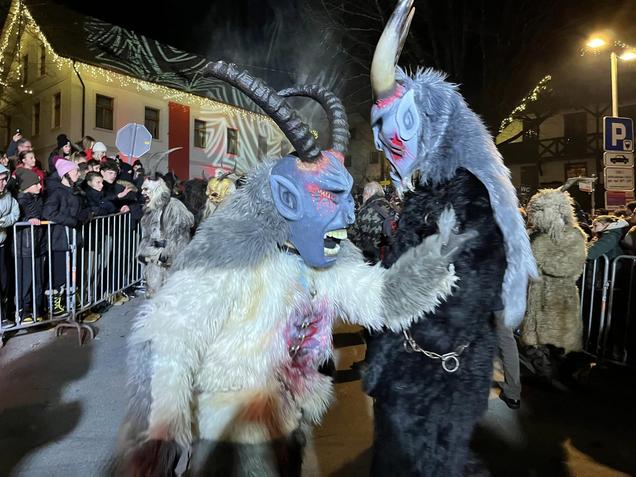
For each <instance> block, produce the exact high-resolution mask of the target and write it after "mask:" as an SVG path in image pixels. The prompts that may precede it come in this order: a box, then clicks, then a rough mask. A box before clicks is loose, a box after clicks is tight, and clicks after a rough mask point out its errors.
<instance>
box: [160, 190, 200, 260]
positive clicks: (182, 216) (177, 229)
mask: <svg viewBox="0 0 636 477" xmlns="http://www.w3.org/2000/svg"><path fill="white" fill-rule="evenodd" d="M193 226H194V216H193V215H192V213H191V212H190V211H189V210H188V209H187V207H186V206H185V205H184V204H183V203H182V202H181V201H180V200H178V199H170V203H169V204H168V205H167V206H166V209H165V210H164V211H163V218H162V228H163V230H162V231H161V232H162V233H161V235H162V237H163V239H164V240H165V246H164V247H163V249H162V250H161V254H160V256H159V261H160V262H162V263H164V264H165V265H166V266H170V265H172V262H173V261H174V257H175V256H176V255H177V254H178V253H179V252H181V251H182V250H183V249H184V248H185V246H186V245H188V242H190V231H191V230H192V227H193Z"/></svg>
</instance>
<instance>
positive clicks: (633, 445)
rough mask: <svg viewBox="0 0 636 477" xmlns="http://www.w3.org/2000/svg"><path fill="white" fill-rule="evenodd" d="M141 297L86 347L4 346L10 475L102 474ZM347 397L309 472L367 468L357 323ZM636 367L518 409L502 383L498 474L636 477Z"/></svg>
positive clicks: (494, 453) (479, 443)
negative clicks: (508, 401) (128, 341)
mask: <svg viewBox="0 0 636 477" xmlns="http://www.w3.org/2000/svg"><path fill="white" fill-rule="evenodd" d="M139 303H140V299H136V300H133V301H132V302H130V303H127V304H125V305H123V306H120V307H112V308H111V309H110V311H109V312H108V313H107V314H106V315H105V316H104V317H103V318H102V319H101V320H100V321H98V322H97V323H95V326H96V328H98V334H97V337H96V339H95V340H94V341H93V342H91V343H88V344H87V345H85V346H83V347H81V348H80V347H78V345H77V337H76V336H75V335H74V334H72V333H71V332H68V333H67V335H65V336H62V337H59V338H56V337H55V336H54V333H53V331H50V330H48V331H40V332H37V333H31V334H27V335H19V336H13V337H10V338H9V340H8V341H7V343H6V345H5V347H4V348H3V349H1V350H0V366H1V368H0V369H1V370H2V371H1V373H0V389H1V390H2V391H1V393H0V476H9V475H10V476H14V475H15V476H47V477H54V476H97V475H101V474H102V473H103V470H104V468H105V466H106V465H107V463H108V460H109V457H110V455H111V451H112V449H113V446H114V442H115V437H116V435H117V430H118V427H119V424H120V422H121V418H122V415H123V410H124V407H125V401H124V400H125V394H124V391H123V390H124V386H125V380H126V376H125V344H126V336H127V334H128V331H129V329H130V324H131V320H132V317H133V316H134V314H135V312H136V309H137V307H138V305H139ZM334 342H335V344H336V347H337V365H338V372H337V374H336V381H337V384H336V392H337V402H336V403H335V404H334V405H333V406H332V408H331V409H330V411H329V413H328V414H327V416H326V417H325V420H324V422H323V423H322V425H321V426H319V427H318V428H316V430H315V435H314V439H313V444H314V445H313V448H312V449H309V450H308V453H307V456H306V462H305V475H308V476H336V477H345V476H347V477H349V476H352V477H355V476H364V475H368V470H369V462H370V445H371V441H372V407H371V401H370V400H369V398H367V397H366V396H365V395H364V394H363V393H362V390H361V386H360V381H359V379H358V376H357V373H356V372H355V371H352V370H351V369H350V366H351V364H352V363H353V362H355V361H358V360H360V359H362V358H363V356H364V346H363V345H362V344H361V341H360V338H359V335H358V334H357V333H356V329H354V328H351V327H340V328H338V330H337V334H336V336H335V339H334ZM634 374H636V373H634V372H631V373H629V372H624V371H617V370H614V369H601V368H600V367H596V368H591V369H590V371H589V372H588V373H584V374H583V375H582V376H581V379H580V382H581V384H579V385H578V386H577V387H576V388H574V389H571V390H570V391H565V392H564V391H557V390H554V389H551V388H550V387H548V386H545V385H542V384H539V383H530V382H529V381H528V380H526V381H525V382H524V390H523V396H522V407H521V409H520V410H518V411H514V410H510V409H508V407H507V406H506V405H505V404H504V403H503V401H501V400H500V399H498V398H497V394H496V392H495V391H494V389H493V392H492V393H491V400H490V406H489V410H488V413H487V414H486V415H485V416H484V419H483V420H482V423H481V425H480V427H479V429H478V431H477V433H476V435H475V438H474V443H473V447H474V449H475V452H476V453H477V455H479V457H480V458H481V460H482V461H483V462H484V464H485V465H486V467H488V469H489V470H490V471H491V472H492V473H493V475H495V476H528V477H534V476H537V477H542V476H577V477H579V476H580V477H588V476H589V477H610V476H612V477H613V476H626V475H636V418H635V416H636V413H635V411H634V407H635V406H636V384H635V381H636V378H635V377H634Z"/></svg>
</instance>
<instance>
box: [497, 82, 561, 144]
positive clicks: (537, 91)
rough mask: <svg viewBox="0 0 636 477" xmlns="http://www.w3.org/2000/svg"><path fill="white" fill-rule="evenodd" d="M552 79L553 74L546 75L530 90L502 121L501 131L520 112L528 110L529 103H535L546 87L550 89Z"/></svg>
mask: <svg viewBox="0 0 636 477" xmlns="http://www.w3.org/2000/svg"><path fill="white" fill-rule="evenodd" d="M551 80H552V76H550V75H545V76H544V77H543V78H542V79H541V81H539V83H537V85H536V86H535V87H534V89H533V90H532V91H530V93H528V95H527V96H525V97H524V98H523V99H522V100H521V103H519V104H518V105H517V107H515V109H513V110H512V112H511V113H510V115H509V116H508V117H507V118H506V119H504V120H503V121H501V125H500V126H499V132H500V133H501V132H502V131H503V130H504V129H506V128H507V127H508V125H509V124H510V123H512V122H513V121H514V120H515V119H516V117H517V115H518V114H519V113H522V112H523V111H525V110H526V108H527V107H528V104H529V103H534V102H535V101H537V100H538V99H539V96H540V95H541V93H542V92H543V91H545V90H546V89H548V83H550V81H551Z"/></svg>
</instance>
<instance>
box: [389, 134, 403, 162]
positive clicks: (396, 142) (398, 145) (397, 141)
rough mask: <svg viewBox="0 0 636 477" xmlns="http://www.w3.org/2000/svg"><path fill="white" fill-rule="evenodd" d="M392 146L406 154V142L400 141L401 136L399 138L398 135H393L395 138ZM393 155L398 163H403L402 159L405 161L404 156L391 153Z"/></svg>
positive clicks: (392, 139)
mask: <svg viewBox="0 0 636 477" xmlns="http://www.w3.org/2000/svg"><path fill="white" fill-rule="evenodd" d="M391 144H392V145H393V146H395V147H396V148H397V149H399V150H400V152H401V153H403V152H404V142H403V141H402V139H400V136H398V134H397V133H394V134H393V137H392V138H391ZM391 155H392V156H393V159H395V160H396V161H401V160H402V159H404V156H403V155H402V154H397V153H395V152H391Z"/></svg>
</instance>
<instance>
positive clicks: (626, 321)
mask: <svg viewBox="0 0 636 477" xmlns="http://www.w3.org/2000/svg"><path fill="white" fill-rule="evenodd" d="M635 271H636V256H634V255H620V256H618V257H616V258H614V259H613V260H608V258H607V257H606V256H604V255H603V256H601V257H599V258H597V259H596V260H590V261H588V262H587V264H586V266H585V269H584V271H583V275H582V276H581V280H580V292H581V319H582V320H583V325H584V336H583V348H584V350H585V351H586V352H587V353H588V354H590V355H592V356H594V357H596V358H597V359H598V360H601V361H608V362H613V363H617V364H621V365H629V366H634V365H636V321H635V320H634V316H633V314H634V297H635V296H636V280H635V279H634V278H635V277H634V275H635Z"/></svg>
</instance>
